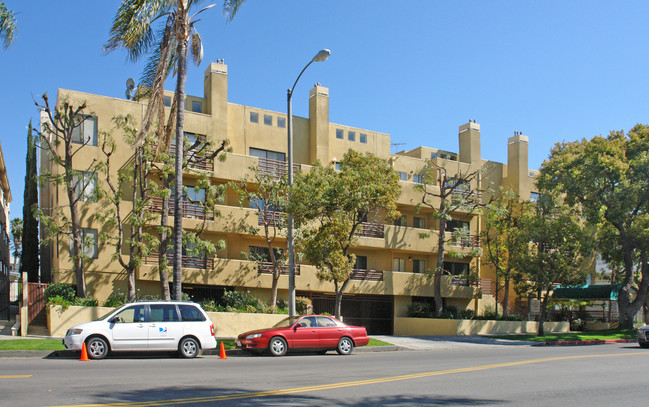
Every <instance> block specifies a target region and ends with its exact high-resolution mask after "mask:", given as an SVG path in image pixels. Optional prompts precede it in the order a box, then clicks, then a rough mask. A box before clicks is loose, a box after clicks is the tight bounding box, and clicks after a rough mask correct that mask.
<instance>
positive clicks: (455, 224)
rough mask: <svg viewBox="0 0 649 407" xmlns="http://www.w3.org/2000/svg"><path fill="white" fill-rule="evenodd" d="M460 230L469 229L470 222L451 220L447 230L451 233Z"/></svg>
mask: <svg viewBox="0 0 649 407" xmlns="http://www.w3.org/2000/svg"><path fill="white" fill-rule="evenodd" d="M460 229H469V222H465V221H461V220H449V221H448V223H447V224H446V230H448V231H449V232H455V231H456V230H460Z"/></svg>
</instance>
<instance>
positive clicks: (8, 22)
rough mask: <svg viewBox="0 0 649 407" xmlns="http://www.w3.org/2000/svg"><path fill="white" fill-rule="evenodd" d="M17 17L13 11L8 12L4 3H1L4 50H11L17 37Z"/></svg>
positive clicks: (0, 27) (0, 23)
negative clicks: (10, 47)
mask: <svg viewBox="0 0 649 407" xmlns="http://www.w3.org/2000/svg"><path fill="white" fill-rule="evenodd" d="M17 28H18V26H17V25H16V16H15V15H14V12H13V11H11V10H7V6H6V5H5V2H4V1H0V41H2V46H3V47H4V49H7V48H9V46H10V45H11V43H12V42H13V41H14V38H15V37H16V29H17Z"/></svg>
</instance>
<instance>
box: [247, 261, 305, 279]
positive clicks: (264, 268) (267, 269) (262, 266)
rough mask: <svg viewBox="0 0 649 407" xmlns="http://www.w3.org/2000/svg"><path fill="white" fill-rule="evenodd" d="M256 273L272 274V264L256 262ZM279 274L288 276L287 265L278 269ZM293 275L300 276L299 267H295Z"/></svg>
mask: <svg viewBox="0 0 649 407" xmlns="http://www.w3.org/2000/svg"><path fill="white" fill-rule="evenodd" d="M257 272H258V273H259V274H271V273H272V272H273V263H271V262H270V261H258V262H257ZM279 274H288V264H285V265H284V266H282V267H280V270H279ZM295 275H296V276H299V275H300V265H299V264H296V265H295Z"/></svg>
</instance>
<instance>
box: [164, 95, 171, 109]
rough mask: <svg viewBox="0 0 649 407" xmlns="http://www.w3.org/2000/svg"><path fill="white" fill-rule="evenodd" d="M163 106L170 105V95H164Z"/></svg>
mask: <svg viewBox="0 0 649 407" xmlns="http://www.w3.org/2000/svg"><path fill="white" fill-rule="evenodd" d="M165 106H166V107H171V96H165Z"/></svg>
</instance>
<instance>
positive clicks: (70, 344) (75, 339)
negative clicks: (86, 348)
mask: <svg viewBox="0 0 649 407" xmlns="http://www.w3.org/2000/svg"><path fill="white" fill-rule="evenodd" d="M63 346H65V349H68V350H81V347H82V346H83V337H82V336H81V335H67V336H66V337H65V338H63Z"/></svg>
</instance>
